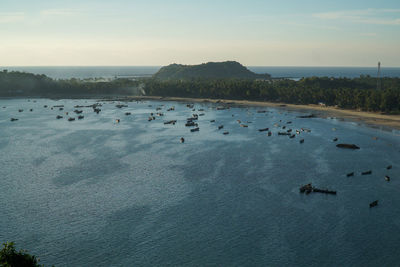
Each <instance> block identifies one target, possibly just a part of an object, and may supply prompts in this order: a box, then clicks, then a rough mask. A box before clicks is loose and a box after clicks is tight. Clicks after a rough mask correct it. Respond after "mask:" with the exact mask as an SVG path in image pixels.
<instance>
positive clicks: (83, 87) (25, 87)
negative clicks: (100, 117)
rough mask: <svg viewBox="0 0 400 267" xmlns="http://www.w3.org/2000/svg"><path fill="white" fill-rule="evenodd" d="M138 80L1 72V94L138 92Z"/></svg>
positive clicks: (68, 94) (72, 94) (79, 94)
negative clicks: (105, 79)
mask: <svg viewBox="0 0 400 267" xmlns="http://www.w3.org/2000/svg"><path fill="white" fill-rule="evenodd" d="M137 90H138V82H137V81H132V80H130V79H115V80H112V81H103V82H95V81H82V80H78V79H70V80H53V79H51V78H49V77H47V76H45V75H35V74H31V73H24V72H7V71H2V72H0V96H47V97H53V96H66V95H67V96H82V95H87V96H91V95H103V94H122V95H126V94H136V93H137Z"/></svg>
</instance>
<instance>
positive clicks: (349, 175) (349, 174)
mask: <svg viewBox="0 0 400 267" xmlns="http://www.w3.org/2000/svg"><path fill="white" fill-rule="evenodd" d="M346 176H347V177H351V176H354V172H350V173H348V174H346Z"/></svg>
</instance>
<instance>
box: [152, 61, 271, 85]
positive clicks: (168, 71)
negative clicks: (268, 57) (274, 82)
mask: <svg viewBox="0 0 400 267" xmlns="http://www.w3.org/2000/svg"><path fill="white" fill-rule="evenodd" d="M153 78H154V79H157V80H163V81H165V80H191V79H229V78H239V79H253V80H254V79H267V78H270V75H268V74H256V73H254V72H252V71H250V70H248V69H247V68H246V67H244V66H243V65H242V64H240V63H238V62H236V61H225V62H208V63H204V64H200V65H180V64H171V65H169V66H166V67H162V68H161V69H160V70H159V71H158V72H157V73H156V74H154V76H153Z"/></svg>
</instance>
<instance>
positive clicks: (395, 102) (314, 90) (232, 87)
mask: <svg viewBox="0 0 400 267" xmlns="http://www.w3.org/2000/svg"><path fill="white" fill-rule="evenodd" d="M238 64H239V63H238ZM143 85H144V87H145V91H146V94H147V95H154V96H176V97H201V98H215V99H217V98H218V99H243V100H258V101H270V102H283V103H291V104H318V103H320V102H322V103H325V104H326V105H328V106H336V105H337V106H338V107H340V108H346V109H358V110H365V111H382V112H385V113H390V114H399V113H400V78H382V79H381V88H382V89H380V90H378V89H377V79H376V78H372V77H370V76H361V77H359V78H355V79H348V78H328V77H312V78H303V79H300V80H299V81H294V80H289V79H270V80H258V79H214V78H210V79H205V78H197V79H180V80H176V79H171V80H159V79H157V78H156V76H154V78H152V79H142V80H130V79H115V80H111V81H98V80H97V81H94V80H92V81H85V80H78V79H70V80H53V79H51V78H48V77H47V76H45V75H34V74H30V73H22V72H7V71H3V72H0V96H3V97H4V96H30V97H32V96H37V97H99V96H102V95H138V94H140V93H141V88H142V87H143Z"/></svg>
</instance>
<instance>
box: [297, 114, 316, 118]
mask: <svg viewBox="0 0 400 267" xmlns="http://www.w3.org/2000/svg"><path fill="white" fill-rule="evenodd" d="M297 118H301V119H310V118H315V115H314V114H311V115H303V116H297Z"/></svg>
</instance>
